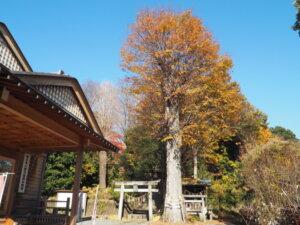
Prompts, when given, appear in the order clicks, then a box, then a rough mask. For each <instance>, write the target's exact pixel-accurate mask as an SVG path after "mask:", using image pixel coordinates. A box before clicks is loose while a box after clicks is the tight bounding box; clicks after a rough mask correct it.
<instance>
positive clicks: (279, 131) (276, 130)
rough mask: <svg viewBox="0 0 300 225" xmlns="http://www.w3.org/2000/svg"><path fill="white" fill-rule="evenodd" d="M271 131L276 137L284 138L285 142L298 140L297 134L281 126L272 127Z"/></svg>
mask: <svg viewBox="0 0 300 225" xmlns="http://www.w3.org/2000/svg"><path fill="white" fill-rule="evenodd" d="M270 131H271V132H272V134H273V135H274V136H276V137H280V138H283V139H284V140H297V138H296V134H294V133H293V131H291V130H289V129H286V128H284V127H281V126H276V127H271V128H270Z"/></svg>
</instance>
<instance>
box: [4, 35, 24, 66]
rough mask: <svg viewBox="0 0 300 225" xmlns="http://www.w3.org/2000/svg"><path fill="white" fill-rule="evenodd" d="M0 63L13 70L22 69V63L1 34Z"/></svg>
mask: <svg viewBox="0 0 300 225" xmlns="http://www.w3.org/2000/svg"><path fill="white" fill-rule="evenodd" d="M0 63H1V64H3V65H4V66H6V67H7V68H9V69H10V70H12V71H22V69H21V66H20V64H19V63H18V61H17V60H16V58H15V57H14V56H13V54H12V53H11V51H10V49H9V48H8V47H7V45H6V43H5V42H4V40H3V39H2V37H1V36H0Z"/></svg>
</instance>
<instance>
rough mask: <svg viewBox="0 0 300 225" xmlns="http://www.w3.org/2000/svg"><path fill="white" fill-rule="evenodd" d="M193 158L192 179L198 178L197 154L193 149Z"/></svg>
mask: <svg viewBox="0 0 300 225" xmlns="http://www.w3.org/2000/svg"><path fill="white" fill-rule="evenodd" d="M193 158H194V179H197V178H198V154H197V151H196V149H193Z"/></svg>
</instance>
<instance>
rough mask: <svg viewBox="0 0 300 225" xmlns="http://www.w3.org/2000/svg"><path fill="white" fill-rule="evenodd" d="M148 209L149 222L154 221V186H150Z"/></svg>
mask: <svg viewBox="0 0 300 225" xmlns="http://www.w3.org/2000/svg"><path fill="white" fill-rule="evenodd" d="M148 208H149V212H148V213H149V221H152V219H153V208H152V185H151V184H148Z"/></svg>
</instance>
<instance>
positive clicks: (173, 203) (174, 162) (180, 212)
mask: <svg viewBox="0 0 300 225" xmlns="http://www.w3.org/2000/svg"><path fill="white" fill-rule="evenodd" d="M165 120H166V122H167V129H168V132H167V135H168V137H169V139H168V140H167V141H166V150H167V162H166V163H167V182H166V197H165V211H164V220H165V221H168V222H173V223H177V222H183V221H185V218H186V216H185V210H184V203H183V196H182V182H181V161H180V160H181V152H180V145H181V142H182V138H181V136H180V127H179V107H178V100H177V99H176V98H175V99H174V98H173V99H168V100H166V106H165Z"/></svg>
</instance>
